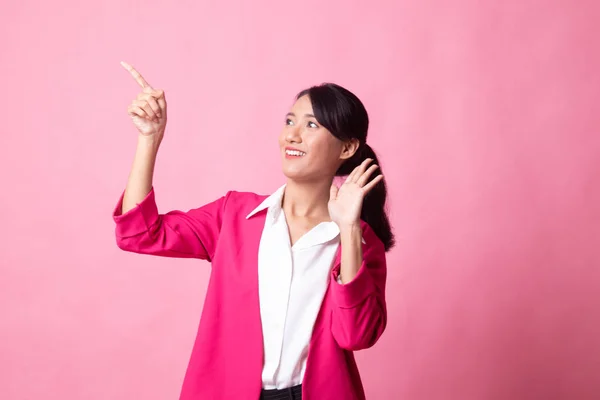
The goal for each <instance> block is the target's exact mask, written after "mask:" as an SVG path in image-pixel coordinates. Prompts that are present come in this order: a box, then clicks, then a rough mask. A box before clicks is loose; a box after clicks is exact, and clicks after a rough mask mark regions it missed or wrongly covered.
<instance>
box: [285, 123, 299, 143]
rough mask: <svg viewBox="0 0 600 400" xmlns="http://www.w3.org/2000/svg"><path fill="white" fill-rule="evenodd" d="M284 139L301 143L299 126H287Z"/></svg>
mask: <svg viewBox="0 0 600 400" xmlns="http://www.w3.org/2000/svg"><path fill="white" fill-rule="evenodd" d="M285 140H286V141H287V142H288V143H301V142H302V136H301V135H300V127H298V126H289V127H288V128H287V129H286V132H285Z"/></svg>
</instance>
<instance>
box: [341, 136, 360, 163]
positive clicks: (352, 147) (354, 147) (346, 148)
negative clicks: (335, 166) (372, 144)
mask: <svg viewBox="0 0 600 400" xmlns="http://www.w3.org/2000/svg"><path fill="white" fill-rule="evenodd" d="M359 147H360V142H359V141H358V139H350V140H347V141H345V142H344V145H343V147H342V154H341V155H340V159H342V160H347V159H349V158H350V157H352V156H353V155H354V154H356V152H357V151H358V148H359Z"/></svg>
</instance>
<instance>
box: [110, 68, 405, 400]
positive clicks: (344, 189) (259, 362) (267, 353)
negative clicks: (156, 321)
mask: <svg viewBox="0 0 600 400" xmlns="http://www.w3.org/2000/svg"><path fill="white" fill-rule="evenodd" d="M123 66H124V67H125V68H126V69H127V70H128V71H129V72H130V73H131V75H132V76H133V77H134V78H135V80H136V81H137V82H138V83H139V84H140V85H141V87H142V92H141V93H140V94H139V95H138V96H137V98H136V99H135V100H134V101H133V103H132V104H131V105H130V106H129V108H128V113H129V114H130V115H131V117H132V119H133V123H134V125H135V126H136V128H137V130H138V131H139V137H138V145H137V150H136V153H135V158H134V162H133V167H132V169H131V173H130V175H129V180H128V183H127V187H126V189H125V191H124V193H123V195H122V196H121V199H120V201H119V202H118V204H117V206H116V208H115V210H114V216H113V217H114V220H115V222H116V238H117V244H118V246H119V247H120V248H121V249H123V250H127V251H131V252H136V253H142V254H153V255H158V256H167V257H194V258H199V259H204V260H208V261H210V262H211V263H212V272H211V277H210V282H209V285H208V291H207V294H206V300H205V303H204V310H203V312H202V317H201V320H200V326H199V329H198V334H197V337H196V342H195V344H194V347H193V350H192V355H191V359H190V362H189V365H188V369H187V372H186V376H185V379H184V383H183V388H182V391H181V397H180V399H182V400H192V399H193V400H221V399H222V400H230V399H242V400H246V399H247V400H257V399H280V400H283V399H294V400H298V399H304V400H353V399H356V400H360V399H364V398H365V395H364V391H363V387H362V384H361V380H360V376H359V373H358V369H357V367H356V363H355V361H354V356H353V351H356V350H360V349H365V348H368V347H371V346H373V344H375V342H376V341H377V340H378V339H379V337H380V336H381V334H382V333H383V331H384V329H385V326H386V320H387V314H386V303H385V281H386V258H385V253H386V251H387V250H389V249H390V248H391V247H392V246H393V242H394V239H393V235H392V232H391V229H390V224H389V221H388V218H387V216H386V214H385V211H384V206H385V199H386V188H385V183H384V180H383V175H381V170H380V169H379V167H378V166H377V158H376V157H375V154H374V152H373V150H372V149H371V148H370V147H369V146H368V145H367V143H366V139H367V130H368V124H369V120H368V116H367V112H366V110H365V108H364V106H363V104H362V103H361V101H360V100H359V99H358V98H357V97H356V96H355V95H354V94H352V93H351V92H349V91H348V90H346V89H344V88H342V87H340V86H338V85H334V84H323V85H320V86H315V87H312V88H310V89H307V90H305V91H302V92H301V93H300V94H299V95H298V96H297V97H296V101H295V103H294V105H293V106H292V108H291V109H290V112H289V113H288V114H287V116H286V118H285V124H284V126H283V129H282V132H281V134H280V136H279V148H280V153H281V161H282V164H283V173H284V174H285V176H286V177H287V182H286V184H285V185H284V186H283V187H281V188H280V189H279V190H277V191H276V192H275V193H273V194H271V195H270V196H261V195H257V194H254V193H242V192H236V191H230V192H228V193H227V194H225V195H224V196H223V197H221V198H219V199H217V200H216V201H214V202H212V203H209V204H206V205H204V206H202V207H199V208H196V209H192V210H189V211H187V212H183V211H171V212H168V213H165V214H159V212H158V210H157V206H156V202H155V197H154V196H155V195H154V189H153V186H152V175H153V171H154V164H155V160H156V154H157V152H158V148H159V146H160V143H161V141H162V139H163V135H164V131H165V125H166V122H167V103H166V100H165V95H164V92H163V91H162V90H156V89H153V88H152V87H151V86H150V85H149V84H148V83H147V82H146V81H145V80H144V78H143V77H142V76H141V75H140V74H139V73H138V72H137V71H136V70H135V69H134V68H133V67H131V66H130V65H128V64H125V63H123ZM335 176H347V178H346V179H345V181H344V182H343V184H342V185H341V186H339V187H338V186H337V185H335V184H333V180H334V177H335Z"/></svg>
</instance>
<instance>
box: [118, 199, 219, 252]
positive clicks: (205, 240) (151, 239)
mask: <svg viewBox="0 0 600 400" xmlns="http://www.w3.org/2000/svg"><path fill="white" fill-rule="evenodd" d="M124 194H125V192H123V193H122V194H121V197H120V199H119V201H118V203H117V205H116V207H115V209H114V211H113V219H114V221H115V223H116V228H115V236H116V240H117V246H118V247H119V248H120V249H122V250H125V251H129V252H133V253H140V254H151V255H157V256H164V257H178V258H199V259H203V260H208V261H211V260H212V258H213V256H214V254H215V249H216V246H217V242H218V240H219V234H220V232H221V225H222V221H223V213H224V209H225V204H226V202H227V199H228V197H229V194H230V193H227V195H225V196H223V197H221V198H219V199H217V200H215V201H213V202H211V203H208V204H206V205H204V206H202V207H199V208H195V209H192V210H189V211H187V212H184V211H179V210H174V211H170V212H168V213H166V214H159V213H158V208H157V205H156V199H155V193H154V188H152V189H151V190H150V193H148V195H147V196H146V197H145V198H144V199H143V200H142V201H141V202H140V203H138V204H137V205H136V206H135V207H134V208H133V209H131V210H129V211H127V212H126V213H124V214H122V213H121V208H122V205H123V196H124Z"/></svg>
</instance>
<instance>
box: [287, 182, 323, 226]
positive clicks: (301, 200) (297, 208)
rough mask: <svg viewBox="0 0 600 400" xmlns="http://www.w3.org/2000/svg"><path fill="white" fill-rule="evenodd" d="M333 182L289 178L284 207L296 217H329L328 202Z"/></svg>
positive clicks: (289, 213)
mask: <svg viewBox="0 0 600 400" xmlns="http://www.w3.org/2000/svg"><path fill="white" fill-rule="evenodd" d="M330 188H331V182H329V181H328V180H323V181H318V182H297V181H293V180H291V179H288V182H287V184H286V186H285V192H284V195H283V209H284V210H285V212H286V214H288V215H292V216H295V217H308V218H329V210H328V208H327V203H328V202H329V190H330Z"/></svg>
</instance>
